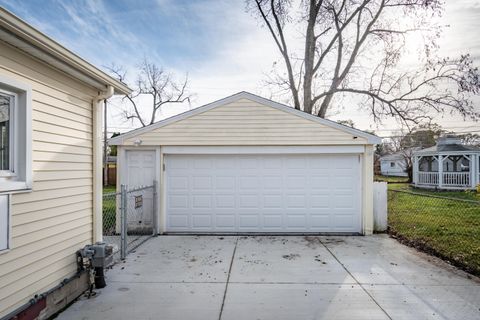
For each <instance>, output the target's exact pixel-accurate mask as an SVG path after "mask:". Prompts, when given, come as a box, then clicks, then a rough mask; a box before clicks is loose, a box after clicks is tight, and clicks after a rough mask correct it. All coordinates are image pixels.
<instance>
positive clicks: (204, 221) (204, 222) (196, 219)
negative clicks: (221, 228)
mask: <svg viewBox="0 0 480 320" xmlns="http://www.w3.org/2000/svg"><path fill="white" fill-rule="evenodd" d="M192 226H193V227H194V228H211V227H212V216H211V215H205V214H196V215H194V216H192Z"/></svg>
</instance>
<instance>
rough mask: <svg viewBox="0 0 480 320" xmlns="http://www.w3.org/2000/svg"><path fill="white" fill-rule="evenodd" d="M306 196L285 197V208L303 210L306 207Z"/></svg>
mask: <svg viewBox="0 0 480 320" xmlns="http://www.w3.org/2000/svg"><path fill="white" fill-rule="evenodd" d="M306 200H307V199H306V196H305V195H304V194H293V195H287V208H295V209H302V210H305V208H306V207H307V201H306Z"/></svg>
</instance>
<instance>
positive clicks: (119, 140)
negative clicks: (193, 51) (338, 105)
mask: <svg viewBox="0 0 480 320" xmlns="http://www.w3.org/2000/svg"><path fill="white" fill-rule="evenodd" d="M240 99H248V100H252V101H255V102H257V103H259V104H262V105H265V106H268V107H271V108H274V109H277V110H280V111H284V112H287V113H290V114H293V115H295V116H298V117H301V118H304V119H307V120H311V121H314V122H317V123H319V124H322V125H325V126H327V127H331V128H335V129H338V130H340V131H343V132H346V133H349V134H351V135H353V136H356V137H361V138H364V139H366V140H367V143H368V144H379V143H381V141H382V140H381V138H379V137H377V136H375V135H373V134H370V133H367V132H364V131H361V130H358V129H354V128H351V127H347V126H344V125H342V124H339V123H337V122H335V121H332V120H327V119H323V118H320V117H317V116H314V115H312V114H308V113H305V112H303V111H300V110H297V109H295V108H292V107H289V106H287V105H284V104H281V103H278V102H275V101H272V100H269V99H266V98H263V97H260V96H258V95H255V94H252V93H250V92H246V91H241V92H239V93H236V94H233V95H231V96H228V97H226V98H223V99H220V100H217V101H214V102H212V103H209V104H206V105H204V106H201V107H198V108H195V109H192V110H189V111H187V112H184V113H180V114H178V115H176V116H173V117H170V118H167V119H164V120H161V121H159V122H156V123H154V124H151V125H149V126H146V127H142V128H138V129H135V130H132V131H130V132H127V133H124V134H122V135H119V136H117V137H114V138H112V139H110V140H109V144H110V145H121V144H123V142H124V141H125V140H126V139H132V138H135V137H136V136H139V135H141V134H143V133H145V132H149V131H153V130H155V129H158V128H161V127H164V126H166V125H169V124H171V123H174V122H177V121H181V120H184V119H187V118H190V117H193V116H195V115H197V114H200V113H203V112H206V111H208V110H211V109H214V108H217V107H220V106H224V105H227V104H229V103H232V102H235V101H237V100H240Z"/></svg>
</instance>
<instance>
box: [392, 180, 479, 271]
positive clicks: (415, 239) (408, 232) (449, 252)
mask: <svg viewBox="0 0 480 320" xmlns="http://www.w3.org/2000/svg"><path fill="white" fill-rule="evenodd" d="M388 188H389V197H388V213H389V214H388V224H389V230H390V233H391V234H393V235H395V236H397V237H399V238H400V239H401V240H403V241H405V242H407V243H408V244H410V245H413V246H415V247H417V248H420V249H422V250H425V251H427V252H430V253H433V254H435V255H438V256H440V257H442V258H444V259H446V260H449V261H451V262H452V263H454V264H455V265H457V266H460V267H462V268H464V269H466V270H468V271H470V272H472V273H473V274H477V275H480V202H479V203H473V202H471V201H470V202H469V201H461V199H466V200H474V201H478V200H480V198H479V196H478V195H476V194H474V193H473V192H461V191H460V192H435V191H426V190H420V189H412V188H411V187H409V185H406V184H389V185H388ZM392 190H402V191H408V192H415V193H420V194H426V195H434V196H440V197H448V198H458V200H456V199H445V198H434V197H428V196H423V195H414V194H410V193H404V192H394V191H392Z"/></svg>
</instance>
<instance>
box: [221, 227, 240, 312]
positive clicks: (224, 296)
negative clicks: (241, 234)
mask: <svg viewBox="0 0 480 320" xmlns="http://www.w3.org/2000/svg"><path fill="white" fill-rule="evenodd" d="M237 244H238V236H237V237H236V239H235V246H234V247H233V253H232V260H230V266H229V268H228V275H227V282H226V283H225V291H224V292H223V299H222V307H221V308H220V314H219V315H218V320H221V319H222V314H223V307H224V306H225V298H226V297H227V290H228V284H229V283H230V274H231V272H232V266H233V260H234V259H235V252H236V251H237Z"/></svg>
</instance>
